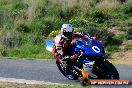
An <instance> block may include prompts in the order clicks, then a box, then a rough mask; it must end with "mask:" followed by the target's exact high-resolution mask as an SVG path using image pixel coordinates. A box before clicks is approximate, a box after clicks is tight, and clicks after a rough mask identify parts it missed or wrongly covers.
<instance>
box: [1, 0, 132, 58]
mask: <svg viewBox="0 0 132 88" xmlns="http://www.w3.org/2000/svg"><path fill="white" fill-rule="evenodd" d="M131 4H132V2H131V0H128V2H126V3H124V4H121V3H119V2H114V1H112V0H80V1H78V0H66V1H63V2H62V1H61V0H0V30H1V31H0V39H1V38H3V39H5V40H6V41H0V44H1V45H0V56H1V57H21V58H40V59H44V58H46V59H48V58H53V56H52V55H51V53H50V52H48V51H47V50H46V49H45V46H44V45H43V44H42V43H43V41H42V40H43V39H42V37H43V38H45V37H48V36H49V34H50V37H54V36H55V34H56V33H54V35H52V33H53V32H54V31H60V28H61V25H62V24H63V23H71V24H72V25H73V26H74V27H75V28H77V29H79V31H86V32H89V33H90V34H91V35H92V36H96V37H97V38H98V39H99V40H101V41H102V42H103V43H104V44H105V46H106V47H107V49H108V50H109V51H111V52H112V51H113V52H116V51H118V50H119V49H118V46H119V45H120V44H121V43H122V42H123V41H125V40H128V39H129V40H131V25H132V23H131V21H132V14H131V12H132V5H131ZM113 27H119V28H120V29H119V31H123V32H125V34H122V35H118V36H116V35H114V34H112V33H110V32H109V29H111V28H113ZM1 40H2V39H1ZM111 45H114V46H111ZM109 55H110V54H109Z"/></svg>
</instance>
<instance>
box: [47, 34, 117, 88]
mask: <svg viewBox="0 0 132 88" xmlns="http://www.w3.org/2000/svg"><path fill="white" fill-rule="evenodd" d="M87 36H89V38H90V39H89V40H88V39H86V38H79V39H76V41H75V43H74V44H73V46H72V48H71V50H70V51H71V54H74V53H78V52H79V57H78V59H77V60H76V62H75V63H74V65H73V66H72V68H68V69H70V70H72V72H67V71H65V66H66V65H67V63H65V61H62V62H60V61H58V60H56V64H57V67H58V69H59V70H60V72H61V73H62V74H63V75H64V76H65V77H67V78H68V79H70V80H78V79H79V78H81V81H80V82H81V85H83V86H85V85H87V83H89V79H119V73H118V71H117V69H116V68H115V66H114V65H113V64H112V63H110V62H109V61H108V60H107V59H106V52H105V48H104V46H103V44H102V42H101V41H98V40H96V39H94V38H93V37H91V36H90V35H89V34H88V33H87ZM46 45H47V46H46V49H47V50H48V51H50V52H52V50H53V47H54V41H53V40H48V41H46Z"/></svg>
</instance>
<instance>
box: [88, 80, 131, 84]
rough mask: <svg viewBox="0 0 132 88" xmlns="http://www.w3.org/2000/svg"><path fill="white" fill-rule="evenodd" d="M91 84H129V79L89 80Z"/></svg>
mask: <svg viewBox="0 0 132 88" xmlns="http://www.w3.org/2000/svg"><path fill="white" fill-rule="evenodd" d="M90 82H91V83H90V84H91V85H130V84H131V81H130V80H90Z"/></svg>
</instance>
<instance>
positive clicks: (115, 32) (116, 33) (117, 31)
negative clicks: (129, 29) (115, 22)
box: [109, 27, 124, 36]
mask: <svg viewBox="0 0 132 88" xmlns="http://www.w3.org/2000/svg"><path fill="white" fill-rule="evenodd" d="M120 29H121V28H120V27H113V28H111V29H109V31H110V32H112V33H113V34H115V35H116V36H117V35H120V34H124V32H123V31H120Z"/></svg>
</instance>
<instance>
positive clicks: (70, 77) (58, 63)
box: [56, 61, 79, 80]
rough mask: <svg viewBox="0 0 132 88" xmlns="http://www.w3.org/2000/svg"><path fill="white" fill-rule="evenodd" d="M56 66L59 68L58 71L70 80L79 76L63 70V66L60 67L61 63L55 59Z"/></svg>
mask: <svg viewBox="0 0 132 88" xmlns="http://www.w3.org/2000/svg"><path fill="white" fill-rule="evenodd" d="M56 64H57V67H58V69H59V70H60V72H61V73H62V74H63V75H64V76H65V77H67V78H68V79H70V80H77V79H78V78H79V76H77V75H75V74H71V73H67V72H65V71H64V70H63V68H62V67H61V65H62V64H61V63H60V62H59V61H56Z"/></svg>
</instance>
